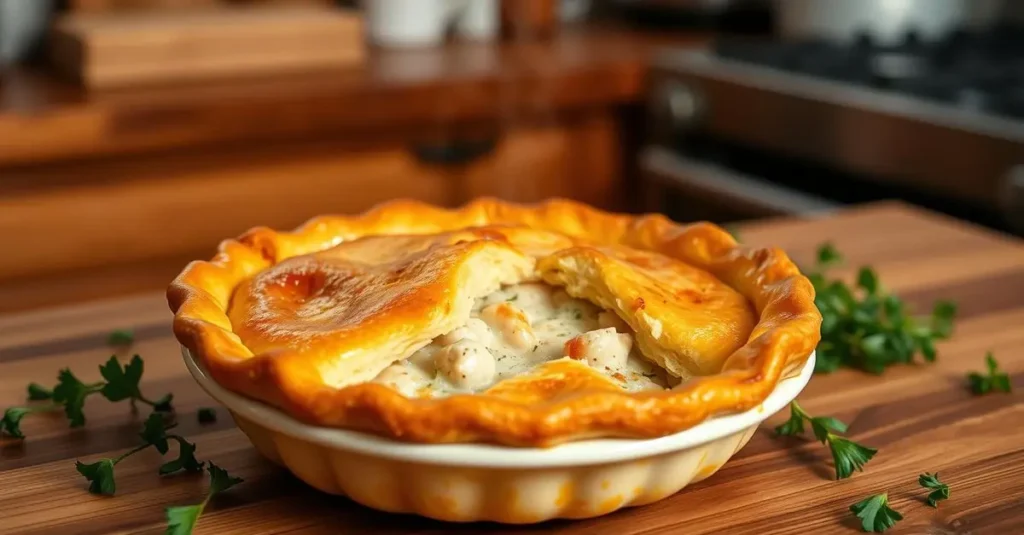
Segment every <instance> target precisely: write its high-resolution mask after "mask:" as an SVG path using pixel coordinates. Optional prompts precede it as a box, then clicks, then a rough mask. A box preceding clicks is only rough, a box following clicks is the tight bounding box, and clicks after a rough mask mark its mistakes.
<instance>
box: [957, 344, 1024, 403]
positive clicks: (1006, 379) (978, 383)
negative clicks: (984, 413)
mask: <svg viewBox="0 0 1024 535" xmlns="http://www.w3.org/2000/svg"><path fill="white" fill-rule="evenodd" d="M985 367H986V368H987V369H988V372H987V374H986V375H982V374H980V373H977V372H971V373H969V374H968V375H967V380H968V382H969V384H970V387H971V392H973V393H974V395H976V396H981V395H984V394H988V393H989V392H1006V393H1007V394H1009V393H1010V392H1011V391H1012V390H1013V385H1012V384H1011V383H1010V376H1009V374H1007V373H1006V372H1001V371H999V363H998V362H996V358H995V357H994V356H993V355H992V352H991V351H989V352H988V353H986V354H985Z"/></svg>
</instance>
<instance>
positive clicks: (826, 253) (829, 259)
mask: <svg viewBox="0 0 1024 535" xmlns="http://www.w3.org/2000/svg"><path fill="white" fill-rule="evenodd" d="M842 262H843V257H842V255H840V254H839V251H837V250H836V247H835V245H832V243H829V242H826V243H823V244H821V246H820V247H818V265H819V266H821V267H827V266H832V265H835V264H841V263H842Z"/></svg>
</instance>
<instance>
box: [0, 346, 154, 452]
mask: <svg viewBox="0 0 1024 535" xmlns="http://www.w3.org/2000/svg"><path fill="white" fill-rule="evenodd" d="M143 369H144V365H143V361H142V358H141V357H139V356H138V355H135V356H133V357H132V358H131V360H130V361H129V362H128V364H126V365H124V366H122V365H121V363H120V362H119V361H118V360H117V357H116V356H111V357H110V359H109V360H108V361H107V362H106V363H104V364H103V365H102V366H100V375H101V376H102V377H103V379H104V381H100V382H96V383H84V382H82V381H81V380H80V379H78V377H76V376H75V374H74V373H72V372H71V370H70V369H68V368H64V369H62V370H60V372H59V373H58V374H57V384H56V386H54V387H53V388H52V389H48V388H45V387H43V386H41V385H39V384H36V383H31V384H29V385H28V399H29V401H49V402H50V403H49V404H45V405H30V406H25V407H11V408H8V409H7V410H6V411H5V412H4V417H3V419H2V420H0V432H4V433H7V434H8V435H10V436H12V437H15V438H25V434H24V433H23V432H22V431H21V420H22V419H23V418H24V417H25V416H27V415H29V414H34V413H42V412H51V411H56V410H60V409H63V410H64V414H65V415H66V416H67V419H68V424H69V425H70V426H71V427H81V426H83V425H85V420H86V419H85V400H86V399H88V398H89V397H91V396H93V395H96V394H99V395H101V396H103V397H104V398H106V399H107V400H108V401H112V402H118V401H124V400H126V399H127V400H129V401H130V402H131V404H132V407H135V405H136V402H139V403H144V404H146V405H150V406H151V407H153V409H154V410H156V411H160V412H170V411H173V410H174V407H173V406H172V405H171V400H172V399H173V396H172V395H171V394H167V395H164V396H162V397H160V398H159V399H156V400H151V399H150V398H148V397H146V396H144V395H143V394H142V391H141V389H140V387H139V383H140V381H141V380H142V372H143Z"/></svg>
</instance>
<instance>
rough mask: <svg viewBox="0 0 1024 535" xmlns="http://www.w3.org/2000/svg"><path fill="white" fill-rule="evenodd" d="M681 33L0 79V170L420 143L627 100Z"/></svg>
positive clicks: (571, 36) (600, 33)
mask: <svg viewBox="0 0 1024 535" xmlns="http://www.w3.org/2000/svg"><path fill="white" fill-rule="evenodd" d="M705 40H706V36H704V35H700V34H695V33H672V34H654V33H650V32H640V31H634V30H625V29H616V28H613V27H600V26H582V27H579V28H575V29H574V28H566V29H565V30H564V31H562V32H561V33H560V34H559V35H558V36H557V37H555V38H553V39H550V40H543V41H529V42H515V41H512V42H509V41H497V42H491V43H472V42H463V43H457V44H451V45H447V46H443V47H438V48H429V49H419V50H373V51H371V53H370V54H369V59H368V60H367V62H366V64H365V65H361V66H358V67H352V68H345V69H339V70H337V71H320V72H310V73H306V74H295V75H287V76H280V77H262V78H245V79H240V78H236V79H231V80H225V81H218V82H206V83H201V84H179V85H163V86H154V87H148V88H142V87H140V88H134V89H124V90H117V91H107V92H88V91H86V90H83V89H81V88H79V87H77V86H75V85H73V84H72V83H70V82H64V81H61V80H58V79H56V78H55V77H54V76H53V75H49V74H38V73H31V72H25V71H14V72H11V73H9V74H7V75H5V76H3V77H2V78H0V140H2V141H0V166H3V165H9V164H23V163H31V162H39V161H51V160H60V159H65V158H73V157H82V156H96V155H109V154H120V153H129V152H135V151H141V150H159V149H172V148H178V147H185V146H190V145H197V144H203V143H213V142H244V141H252V140H258V139H267V138H275V137H283V136H289V137H297V136H302V135H316V136H320V135H327V134H333V135H343V134H345V133H351V132H356V133H358V134H359V136H360V137H367V136H369V137H372V136H373V135H374V134H375V133H378V132H385V131H393V130H395V129H412V130H418V131H424V132H427V133H430V132H431V131H438V130H440V131H441V132H442V133H444V132H445V128H447V127H450V125H451V124H452V123H455V122H469V121H479V120H487V121H492V122H493V121H495V120H498V121H500V120H503V119H505V120H510V119H513V118H515V117H519V116H522V115H524V114H526V115H529V114H534V115H551V114H554V113H556V112H561V111H565V110H569V109H574V108H583V107H588V106H604V105H614V104H619V103H626V102H635V101H637V100H638V99H639V98H640V97H641V95H642V93H643V90H644V79H645V74H646V72H647V58H648V56H649V53H650V52H651V50H652V48H653V47H656V46H662V45H674V46H683V45H692V44H696V43H701V42H704V41H705Z"/></svg>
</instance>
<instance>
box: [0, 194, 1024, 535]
mask: <svg viewBox="0 0 1024 535" xmlns="http://www.w3.org/2000/svg"><path fill="white" fill-rule="evenodd" d="M740 232H741V235H742V238H743V239H744V240H745V241H747V242H748V243H752V244H757V245H767V244H773V245H779V246H781V247H783V248H784V249H786V250H787V251H789V252H790V253H791V254H792V255H794V257H795V258H796V259H797V260H798V261H808V260H809V259H810V258H811V257H812V254H813V252H814V250H815V248H816V246H817V244H819V243H821V242H823V241H825V240H832V241H834V242H835V244H836V246H837V247H838V248H839V249H840V251H841V252H843V253H844V254H845V255H846V256H847V258H848V260H849V266H850V268H848V269H846V270H845V273H847V274H852V273H853V272H854V270H855V269H856V267H857V266H859V265H861V264H871V265H873V266H875V267H876V268H877V269H878V270H879V271H880V275H881V281H882V283H883V284H884V285H886V286H887V287H888V288H890V289H892V290H894V291H896V292H897V293H898V294H900V295H902V296H903V297H905V298H906V299H907V300H908V301H909V302H910V303H912V304H915V305H917V306H918V307H920V308H922V309H925V308H927V307H928V306H929V305H930V304H931V303H932V302H933V301H935V300H937V299H953V300H955V301H957V302H958V303H959V306H960V317H959V320H958V323H957V327H956V333H955V335H954V336H953V338H952V339H950V340H949V341H947V342H945V343H943V344H941V345H940V346H939V361H938V362H937V363H936V364H934V365H915V366H905V367H899V368H894V369H891V370H889V371H888V372H887V373H886V374H885V375H884V376H882V377H874V376H867V375H864V374H860V373H857V372H852V371H842V372H839V373H835V374H833V375H828V376H817V377H815V378H814V379H812V381H811V383H810V385H809V386H808V387H807V390H806V391H805V392H804V394H803V395H802V396H801V397H800V401H801V403H802V404H803V405H804V407H805V408H806V409H807V410H808V411H810V412H811V413H813V414H820V415H832V416H835V417H838V418H840V419H842V420H844V421H845V422H847V423H849V424H850V436H851V437H852V438H853V439H855V440H857V441H859V442H862V443H864V444H867V445H870V446H874V447H877V448H879V453H878V455H877V456H876V457H875V459H874V460H872V461H871V462H870V463H868V465H867V467H866V471H865V472H863V473H856V474H855V475H854V476H853V477H852V478H850V479H848V480H844V481H840V482H837V481H833V480H831V479H830V477H831V473H832V469H831V464H830V461H829V455H828V452H827V450H826V449H825V448H824V447H823V446H821V445H820V444H818V443H816V442H811V441H807V440H780V439H777V438H775V437H773V436H772V434H771V432H770V428H771V427H772V426H774V425H776V424H778V423H779V421H780V420H782V419H783V418H782V416H781V415H776V416H775V417H774V418H772V419H771V420H769V422H767V423H766V424H765V425H764V426H763V429H761V430H760V431H759V432H758V433H756V434H755V436H754V438H753V439H752V440H751V442H750V444H748V445H747V446H746V448H744V449H743V450H742V451H740V452H739V453H738V454H737V455H736V457H735V458H734V459H733V460H732V461H730V462H729V463H728V464H726V465H725V467H724V468H723V469H722V470H721V471H720V472H718V473H717V474H715V475H714V476H712V477H711V478H710V479H708V480H705V481H703V482H701V483H700V484H697V485H695V486H693V487H690V488H688V489H686V490H684V491H683V492H681V493H680V494H678V495H676V496H673V497H671V498H668V499H666V500H664V501H662V502H660V503H655V504H652V505H649V506H646V507H642V508H637V509H628V510H623V511H620V512H617V513H614V514H611V515H609V516H607V517H604V518H599V519H592V520H585V521H577V522H568V521H556V522H548V523H545V524H541V525H538V526H522V527H514V526H512V527H506V526H499V525H495V524H483V525H481V524H472V525H447V524H442V523H439V522H434V521H428V520H424V519H421V518H416V517H409V516H395V515H388V514H383V513H378V512H375V511H371V510H369V509H366V508H363V507H361V506H359V505H356V504H354V503H352V502H349V501H347V500H345V499H343V498H338V497H332V496H327V495H324V494H321V493H319V492H317V491H314V490H312V489H310V488H308V487H306V486H305V485H303V484H302V483H300V482H298V481H297V480H296V479H294V478H293V477H291V476H290V475H288V474H287V473H286V472H284V471H283V470H281V469H279V468H277V467H275V466H274V465H271V464H270V463H268V462H266V461H263V460H262V459H260V458H259V457H258V456H257V455H256V453H255V452H254V451H253V449H252V447H251V446H250V445H249V443H248V442H247V441H246V438H245V436H244V435H242V433H240V432H239V431H238V430H237V429H236V428H235V427H234V425H233V424H232V422H231V421H230V419H229V418H228V417H227V415H226V414H225V413H224V411H223V410H221V411H220V413H219V414H220V418H219V420H218V421H217V422H216V423H214V424H211V425H200V424H198V423H197V421H196V411H197V410H198V409H199V408H200V407H203V406H208V405H211V404H212V402H211V400H210V399H209V398H208V397H207V396H206V395H205V394H204V393H203V392H202V391H200V389H199V388H198V387H197V386H196V385H195V384H194V383H193V381H192V380H191V379H190V378H189V376H188V375H187V372H186V371H185V368H184V365H183V364H182V362H181V357H180V355H179V352H178V346H177V344H176V343H175V341H174V339H173V337H172V336H171V333H170V314H169V313H168V312H167V307H166V304H165V303H164V300H163V297H162V296H161V295H144V296H140V297H136V298H131V299H122V300H117V301H108V302H99V303H94V304H88V305H84V306H76V307H70V308H63V309H55V310H47V311H42V312H33V313H28V314H21V315H15V316H9V317H3V318H0V377H2V378H3V379H2V381H0V406H3V407H6V406H10V405H13V404H19V403H21V402H22V401H23V396H24V388H25V385H26V384H27V383H29V382H30V381H40V382H43V383H47V384H48V383H49V382H50V381H51V380H52V378H53V377H54V376H55V374H56V371H57V370H58V369H59V368H60V367H63V366H71V367H72V368H73V370H74V371H76V372H78V373H79V374H80V376H81V377H83V379H89V380H92V379H95V378H98V374H97V372H96V366H97V365H98V364H99V363H100V362H101V361H102V360H104V359H105V358H107V357H109V354H110V351H109V350H108V349H107V348H106V347H105V339H106V336H107V333H108V332H110V331H111V330H114V329H121V328H132V329H134V330H135V333H136V344H135V347H134V348H133V349H134V351H136V352H138V353H140V354H141V355H143V357H145V359H146V372H145V379H144V389H143V390H144V392H149V393H151V394H152V395H160V394H163V393H164V392H173V393H174V395H175V402H176V405H177V408H178V411H179V414H178V416H179V420H180V422H181V426H180V432H181V433H182V434H183V435H185V436H187V437H190V438H192V439H194V440H195V441H196V443H197V444H198V448H199V449H198V452H197V455H198V456H199V457H200V458H202V459H210V460H213V461H214V462H216V463H217V464H219V465H221V466H223V467H225V468H227V469H228V470H229V471H230V472H231V473H232V474H235V475H240V476H242V477H244V478H245V479H246V482H245V483H244V484H242V485H239V486H238V487H235V488H234V489H231V490H230V491H228V492H227V493H225V494H224V495H222V496H220V497H218V498H217V499H216V500H214V502H213V503H212V505H211V507H210V509H209V510H208V511H207V512H206V513H205V514H204V516H203V518H202V519H201V520H200V522H199V527H198V530H197V533H200V534H202V533H206V534H238V535H258V534H277V533H289V534H292V533H303V534H314V533H315V534H327V533H332V534H333V533H341V534H348V533H373V534H374V535H387V534H404V533H416V534H442V533H516V534H518V533H560V534H567V535H577V534H578V535H584V534H586V535H593V534H598V533H609V534H622V535H627V534H641V533H642V534H644V535H653V534H659V533H688V534H699V533H729V534H745V533H749V534H764V533H813V534H828V533H856V532H857V531H858V525H859V524H858V522H857V521H856V519H854V518H853V517H852V515H851V514H850V513H849V511H848V509H847V508H848V506H849V505H850V504H852V503H854V502H856V501H858V500H860V499H861V498H863V497H866V496H868V495H870V494H875V493H879V492H883V491H888V492H889V495H890V499H891V503H892V506H893V507H894V508H895V509H897V510H899V511H900V512H902V513H903V515H904V516H905V517H906V518H905V520H904V521H903V522H901V523H899V524H898V525H897V527H896V528H895V529H893V530H891V531H890V532H889V533H904V534H907V533H943V534H947V533H971V534H978V535H981V534H986V533H991V534H994V535H1011V534H1019V533H1024V351H1022V348H1024V245H1022V243H1021V242H1020V241H1019V240H1013V239H1010V238H1006V237H1003V236H999V235H995V234H992V233H989V232H985V231H981V230H979V229H977V228H974V227H969V226H965V225H962V224H959V223H956V222H953V221H951V220H948V219H946V218H941V217H937V216H934V215H931V214H928V213H923V212H920V211H918V210H915V209H909V208H907V207H904V206H902V205H898V204H883V205H876V206H873V207H869V208H862V209H857V210H852V211H849V212H846V213H843V214H841V215H839V216H837V217H834V218H829V219H824V220H815V221H792V220H785V221H778V222H771V223H764V224H756V225H751V226H747V227H742V228H741V229H740ZM841 272H842V271H841ZM988 350H992V351H994V352H995V354H996V356H997V357H998V359H999V362H1000V364H1001V365H1002V366H1003V367H1004V368H1005V369H1007V370H1008V371H1009V372H1010V374H1011V378H1012V381H1013V382H1014V384H1015V387H1016V389H1017V391H1016V392H1015V393H1014V394H1010V395H1006V394H998V395H996V394H993V395H988V396H984V397H974V396H972V395H971V394H970V393H969V392H968V391H967V389H966V388H965V385H964V375H965V374H966V373H967V372H969V371H973V370H981V369H983V366H984V363H983V358H984V354H985V351H988ZM86 411H87V414H88V417H89V422H88V424H87V426H86V427H85V428H84V429H80V430H69V429H67V427H66V426H65V425H64V423H63V422H62V421H61V420H60V419H47V418H31V417H30V418H29V419H26V421H25V423H24V425H23V429H24V431H25V432H26V433H27V434H28V436H29V438H28V439H27V440H26V441H25V442H23V443H22V442H14V441H12V440H10V439H3V442H2V445H0V512H2V513H0V532H2V533H4V534H7V535H14V534H40V535H42V534H47V535H59V534H68V535H72V534H73V535H90V534H95V535H99V534H112V533H162V532H163V511H164V508H165V507H166V506H169V505H180V504H189V503H196V502H198V501H200V500H201V499H202V497H203V495H204V493H205V489H206V481H205V477H202V476H192V475H185V476H175V477H168V478H164V479H161V478H160V477H158V476H157V475H156V468H157V466H158V463H159V462H160V461H159V458H158V456H157V455H156V454H155V453H153V452H146V453H144V454H140V455H138V456H137V457H133V458H130V459H129V460H127V461H125V462H124V463H123V464H121V465H119V466H118V467H117V475H118V494H117V496H114V497H111V498H102V497H96V496H92V495H90V494H88V493H87V492H86V490H85V489H86V485H85V482H84V481H83V480H82V479H81V477H80V476H79V475H78V474H77V473H76V472H75V468H74V460H75V459H83V460H88V461H91V460H93V459H95V458H98V457H100V456H110V455H112V454H115V453H118V452H121V451H123V450H125V449H127V448H129V447H130V446H132V445H134V444H135V443H136V432H137V429H138V427H139V425H140V418H139V417H137V416H133V415H132V414H131V413H130V411H129V410H128V407H127V406H125V405H124V404H119V405H114V404H111V403H108V402H106V401H104V400H92V401H90V403H89V404H88V405H87V407H86ZM926 471H927V472H935V471H938V472H939V473H940V474H941V476H942V479H943V480H944V481H946V482H948V483H949V485H950V486H951V488H952V496H951V498H950V499H949V500H947V501H945V502H942V503H941V505H940V506H939V508H938V509H931V508H928V507H926V506H925V505H924V504H923V503H922V497H923V496H924V494H925V493H924V492H923V490H922V489H921V488H919V487H918V485H917V476H918V474H920V473H922V472H926Z"/></svg>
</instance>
